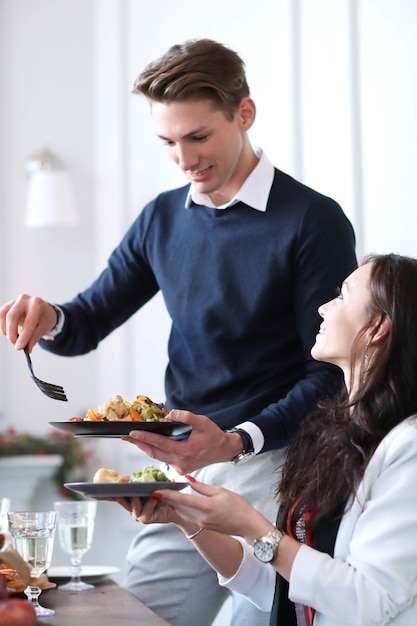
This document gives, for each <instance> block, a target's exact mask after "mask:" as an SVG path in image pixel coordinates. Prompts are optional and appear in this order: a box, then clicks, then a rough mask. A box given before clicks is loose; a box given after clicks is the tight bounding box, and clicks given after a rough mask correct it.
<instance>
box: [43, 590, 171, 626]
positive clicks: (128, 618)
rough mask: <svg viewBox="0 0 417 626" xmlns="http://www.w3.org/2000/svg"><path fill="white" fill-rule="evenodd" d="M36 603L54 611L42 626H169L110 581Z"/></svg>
mask: <svg viewBox="0 0 417 626" xmlns="http://www.w3.org/2000/svg"><path fill="white" fill-rule="evenodd" d="M39 599H40V602H41V604H42V605H43V606H45V607H48V608H50V609H55V611H56V613H55V615H54V616H53V617H45V618H43V620H42V621H39V624H41V625H42V626H123V625H125V626H135V625H136V624H141V625H143V626H169V624H168V622H166V621H165V620H164V619H162V618H161V617H159V616H158V615H156V614H155V613H153V611H151V610H150V609H148V607H146V606H145V605H144V604H142V602H140V601H139V600H137V599H136V598H135V597H134V596H132V595H131V594H130V593H129V592H128V591H126V590H125V589H123V588H122V587H120V586H119V585H118V584H116V583H115V582H114V581H113V580H111V579H109V578H107V579H106V580H105V581H104V582H102V583H100V584H96V585H95V587H94V589H92V590H91V591H81V592H79V593H71V592H68V591H59V589H52V590H51V591H48V592H47V593H44V594H41V596H40V598H39Z"/></svg>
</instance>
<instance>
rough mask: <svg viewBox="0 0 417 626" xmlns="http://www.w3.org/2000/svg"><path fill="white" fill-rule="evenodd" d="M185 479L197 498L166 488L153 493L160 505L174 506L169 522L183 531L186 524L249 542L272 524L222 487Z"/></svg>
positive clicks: (190, 477)
mask: <svg viewBox="0 0 417 626" xmlns="http://www.w3.org/2000/svg"><path fill="white" fill-rule="evenodd" d="M186 478H188V480H190V482H191V487H192V488H193V490H194V491H196V492H197V493H198V494H199V495H194V494H189V493H183V492H181V491H173V490H168V489H165V490H161V491H156V493H154V494H153V498H157V499H158V502H159V504H160V505H161V506H162V505H165V506H167V505H169V506H171V507H173V510H174V512H175V514H176V515H177V519H176V520H175V519H171V520H170V521H173V522H174V523H176V524H178V525H179V526H181V527H182V528H183V527H184V526H183V524H184V521H185V522H186V523H187V525H188V526H189V525H190V524H193V527H194V528H195V527H197V528H199V527H204V528H206V529H208V530H214V531H217V532H219V533H222V534H226V535H236V536H240V537H244V538H245V539H246V541H248V542H250V543H251V542H252V541H253V540H254V539H256V538H257V537H259V536H260V535H262V534H263V533H264V532H267V531H269V530H270V528H271V521H269V520H268V519H266V518H265V517H264V516H263V515H262V514H261V513H259V511H257V510H256V509H255V508H253V506H252V505H251V504H249V502H248V501H247V500H245V498H243V497H242V496H239V495H238V494H236V493H234V492H233V491H229V490H228V489H224V488H223V487H215V486H212V485H206V484H205V483H202V482H198V481H196V480H195V479H194V478H193V477H192V476H186ZM156 489H157V487H156ZM168 515H169V514H168ZM154 521H155V520H154ZM145 523H149V522H145Z"/></svg>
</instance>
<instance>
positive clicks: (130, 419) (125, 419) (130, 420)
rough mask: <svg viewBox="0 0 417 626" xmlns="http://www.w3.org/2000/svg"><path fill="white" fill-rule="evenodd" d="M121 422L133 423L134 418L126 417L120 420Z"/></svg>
mask: <svg viewBox="0 0 417 626" xmlns="http://www.w3.org/2000/svg"><path fill="white" fill-rule="evenodd" d="M120 421H121V422H133V418H132V416H131V415H126V417H122V418H120Z"/></svg>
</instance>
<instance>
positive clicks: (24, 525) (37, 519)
mask: <svg viewBox="0 0 417 626" xmlns="http://www.w3.org/2000/svg"><path fill="white" fill-rule="evenodd" d="M7 517H8V520H9V530H10V535H11V537H12V542H13V547H14V549H15V550H16V551H17V552H18V553H19V554H20V556H21V557H22V558H23V559H24V560H25V561H26V562H27V563H29V565H30V568H31V572H30V573H31V576H32V577H34V578H38V577H39V576H40V575H41V574H43V572H44V571H45V570H47V569H48V567H49V566H50V564H51V560H52V551H53V547H54V536H55V528H56V518H57V514H56V513H55V512H54V511H19V512H12V513H8V514H7ZM41 592H42V590H41V589H40V587H38V586H37V585H28V586H27V587H26V589H25V594H26V596H27V598H28V600H29V602H31V603H32V606H33V608H34V609H35V611H36V614H37V616H38V617H50V616H51V615H54V614H55V611H53V610H52V609H47V608H45V607H43V606H41V605H40V604H39V595H40V593H41Z"/></svg>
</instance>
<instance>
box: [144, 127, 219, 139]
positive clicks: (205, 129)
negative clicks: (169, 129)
mask: <svg viewBox="0 0 417 626" xmlns="http://www.w3.org/2000/svg"><path fill="white" fill-rule="evenodd" d="M208 130H209V128H208V126H200V127H199V128H196V129H194V130H192V131H190V132H189V133H187V134H186V135H183V136H182V137H181V139H189V138H190V137H193V136H194V135H201V134H202V133H206V132H208ZM156 136H157V137H159V139H163V140H164V141H172V139H170V137H165V136H164V135H158V133H157V135H156Z"/></svg>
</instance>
